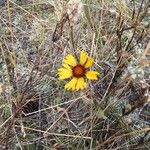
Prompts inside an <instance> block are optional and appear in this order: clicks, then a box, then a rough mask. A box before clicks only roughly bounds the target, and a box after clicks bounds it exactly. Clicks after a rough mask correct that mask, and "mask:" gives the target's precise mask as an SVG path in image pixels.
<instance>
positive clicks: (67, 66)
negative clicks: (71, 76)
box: [63, 64, 71, 70]
mask: <svg viewBox="0 0 150 150" xmlns="http://www.w3.org/2000/svg"><path fill="white" fill-rule="evenodd" d="M63 67H64V68H66V69H68V70H71V68H70V66H69V65H67V64H63Z"/></svg>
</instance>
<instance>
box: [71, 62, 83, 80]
mask: <svg viewBox="0 0 150 150" xmlns="http://www.w3.org/2000/svg"><path fill="white" fill-rule="evenodd" d="M85 72H86V71H85V68H84V66H82V65H81V64H77V65H76V66H74V67H73V68H72V74H73V76H74V77H76V78H80V77H84V76H85Z"/></svg>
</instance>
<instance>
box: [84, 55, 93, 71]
mask: <svg viewBox="0 0 150 150" xmlns="http://www.w3.org/2000/svg"><path fill="white" fill-rule="evenodd" d="M93 63H94V59H93V58H91V57H88V58H87V61H86V64H85V65H84V67H85V68H89V67H91V66H92V65H93Z"/></svg>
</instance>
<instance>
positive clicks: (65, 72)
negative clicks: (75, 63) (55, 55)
mask: <svg viewBox="0 0 150 150" xmlns="http://www.w3.org/2000/svg"><path fill="white" fill-rule="evenodd" d="M58 75H59V79H60V80H63V79H67V78H70V77H71V76H72V71H71V69H70V70H69V69H66V68H60V69H58Z"/></svg>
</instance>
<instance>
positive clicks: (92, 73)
mask: <svg viewBox="0 0 150 150" xmlns="http://www.w3.org/2000/svg"><path fill="white" fill-rule="evenodd" d="M98 75H99V73H98V72H97V71H88V72H87V73H86V74H85V76H86V77H87V78H88V79H90V80H97V79H98V78H97V76H98Z"/></svg>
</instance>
